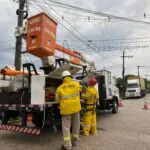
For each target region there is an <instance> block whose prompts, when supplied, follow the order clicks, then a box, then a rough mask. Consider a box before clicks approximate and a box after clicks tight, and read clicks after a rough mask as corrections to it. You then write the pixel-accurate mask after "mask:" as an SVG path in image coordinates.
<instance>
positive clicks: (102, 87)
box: [96, 76, 106, 109]
mask: <svg viewBox="0 0 150 150" xmlns="http://www.w3.org/2000/svg"><path fill="white" fill-rule="evenodd" d="M96 79H97V82H98V93H99V103H100V108H101V109H104V108H105V99H106V84H105V76H98V77H96Z"/></svg>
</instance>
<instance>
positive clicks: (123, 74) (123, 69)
mask: <svg viewBox="0 0 150 150" xmlns="http://www.w3.org/2000/svg"><path fill="white" fill-rule="evenodd" d="M121 57H122V59H123V63H122V80H123V99H124V98H125V58H133V56H125V51H123V56H121Z"/></svg>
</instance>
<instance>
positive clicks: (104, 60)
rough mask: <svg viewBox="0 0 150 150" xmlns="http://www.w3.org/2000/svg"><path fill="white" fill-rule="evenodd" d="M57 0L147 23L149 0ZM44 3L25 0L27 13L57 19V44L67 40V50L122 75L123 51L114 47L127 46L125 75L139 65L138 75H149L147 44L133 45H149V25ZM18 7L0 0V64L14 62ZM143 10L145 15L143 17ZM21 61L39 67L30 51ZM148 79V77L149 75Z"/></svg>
mask: <svg viewBox="0 0 150 150" xmlns="http://www.w3.org/2000/svg"><path fill="white" fill-rule="evenodd" d="M44 1H46V0H44ZM57 1H58V0H57ZM46 2H47V1H46ZM58 2H62V3H65V4H70V5H73V6H77V7H82V8H85V9H90V10H93V11H97V12H103V13H108V14H111V15H116V16H121V17H127V18H131V19H135V20H141V21H146V22H150V5H149V3H150V2H149V0H132V1H131V0H126V1H124V0H90V1H87V0H69V1H68V0H59V1H58ZM47 4H48V5H47ZM47 4H46V3H44V2H43V1H42V0H28V9H29V16H32V15H35V14H36V13H39V12H41V11H44V12H46V13H48V15H50V16H52V17H53V18H55V19H56V20H57V21H58V22H59V23H58V27H57V42H58V43H60V44H63V43H64V42H63V41H64V40H67V43H68V45H69V48H70V49H71V48H73V49H76V50H79V51H81V52H82V53H83V54H84V56H86V57H87V58H89V59H90V60H94V61H95V64H96V67H97V69H98V70H100V69H107V70H110V71H111V72H112V74H113V75H115V76H116V77H121V74H122V57H120V56H122V53H123V51H122V50H116V47H118V46H119V47H122V48H123V47H125V46H130V47H132V48H131V49H124V51H125V55H126V56H133V58H128V57H126V58H125V74H137V66H138V65H140V66H144V67H141V68H140V74H141V76H143V77H145V75H150V47H148V48H135V46H142V45H148V46H150V36H149V33H150V24H149V25H146V24H140V23H131V22H127V21H121V20H118V19H110V21H108V18H107V17H102V16H95V15H92V14H87V13H83V12H79V11H73V10H71V9H64V8H61V7H58V6H55V5H54V4H53V3H49V2H47ZM17 8H18V3H17V2H15V1H13V0H0V14H1V15H0V16H1V17H0V18H1V19H0V33H1V34H0V52H1V53H0V67H4V66H5V65H14V54H15V37H14V31H15V26H16V24H17V15H16V9H17ZM144 13H145V14H146V17H145V18H144ZM59 15H60V16H59ZM62 16H63V18H64V19H62ZM66 21H67V22H66ZM70 25H71V26H70ZM64 26H65V27H66V28H69V30H71V32H73V33H75V34H76V35H77V37H78V38H80V39H82V40H83V41H85V42H86V43H88V42H87V41H88V40H91V41H92V43H88V44H90V45H89V47H87V46H86V45H85V44H84V43H82V42H81V41H80V40H78V39H77V38H76V37H75V36H73V35H72V34H71V33H70V31H68V30H67V29H66V28H64ZM72 27H73V28H72ZM143 37H144V38H143ZM148 37H149V38H148ZM113 39H125V40H113ZM110 46H111V49H110V48H109V47H110ZM112 46H114V47H115V48H112ZM104 47H107V48H106V50H109V51H105V52H104V51H103V50H104ZM23 49H25V46H24V47H23ZM110 50H111V51H110ZM22 61H23V63H24V62H26V61H31V62H34V63H35V64H37V65H38V66H39V65H40V64H41V62H40V59H39V58H35V57H33V56H31V55H30V54H29V55H27V54H26V55H23V56H22ZM148 78H149V79H150V76H149V77H148Z"/></svg>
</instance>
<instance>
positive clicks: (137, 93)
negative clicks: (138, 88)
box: [125, 92, 141, 98]
mask: <svg viewBox="0 0 150 150" xmlns="http://www.w3.org/2000/svg"><path fill="white" fill-rule="evenodd" d="M139 96H141V93H139V92H127V93H126V94H125V97H126V98H129V97H139Z"/></svg>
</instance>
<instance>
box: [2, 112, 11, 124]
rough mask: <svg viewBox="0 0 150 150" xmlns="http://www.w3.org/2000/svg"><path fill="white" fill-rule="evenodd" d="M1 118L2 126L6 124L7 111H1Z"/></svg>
mask: <svg viewBox="0 0 150 150" xmlns="http://www.w3.org/2000/svg"><path fill="white" fill-rule="evenodd" d="M1 117H2V124H7V122H8V119H9V117H8V112H7V111H2V112H1Z"/></svg>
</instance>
